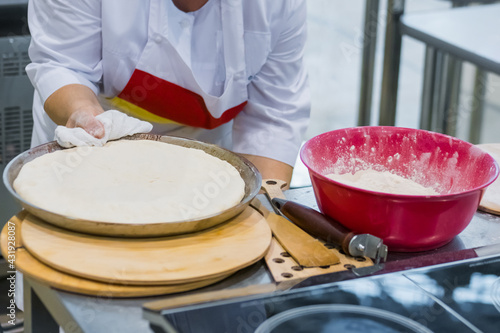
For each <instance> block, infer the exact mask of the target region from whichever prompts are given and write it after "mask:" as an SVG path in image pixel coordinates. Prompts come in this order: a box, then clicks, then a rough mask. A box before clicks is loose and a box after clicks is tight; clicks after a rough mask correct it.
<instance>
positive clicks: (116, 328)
mask: <svg viewBox="0 0 500 333" xmlns="http://www.w3.org/2000/svg"><path fill="white" fill-rule="evenodd" d="M285 195H286V197H287V198H288V199H289V200H294V201H298V202H300V203H302V204H304V205H307V206H310V207H313V208H317V206H316V201H315V199H314V194H313V190H312V188H311V187H304V188H299V189H292V190H289V191H287V192H286V193H285ZM261 199H262V198H261ZM261 201H262V202H263V203H265V204H266V202H267V200H265V199H264V200H261ZM497 243H500V216H495V215H491V214H488V213H483V212H480V211H478V212H476V214H475V215H474V217H473V220H472V221H471V223H470V224H469V226H468V227H467V228H466V229H465V230H464V231H463V232H462V233H461V234H460V235H459V236H457V237H455V239H454V240H453V241H452V242H450V243H449V244H447V245H445V246H443V247H441V248H439V249H436V250H433V251H426V252H420V253H412V254H396V253H390V254H389V257H388V264H389V263H397V262H404V263H405V265H406V266H404V265H403V266H404V267H406V268H407V267H408V262H410V263H411V262H412V261H411V260H413V259H414V258H418V257H420V256H422V258H424V257H429V256H430V257H432V256H435V255H437V254H442V253H459V252H460V251H462V252H463V251H464V250H467V249H472V248H478V247H482V246H488V245H493V244H497ZM420 265H425V264H420ZM410 272H411V271H410ZM349 274H350V275H349ZM380 276H381V277H383V276H384V275H383V274H382V275H380ZM346 279H355V276H354V275H353V274H351V273H350V272H347V273H346V272H339V273H332V274H327V275H322V276H320V277H313V278H309V279H308V280H306V281H304V282H303V283H302V284H299V285H298V289H299V290H300V288H302V287H304V288H307V287H310V286H314V285H322V284H325V283H326V284H328V283H334V282H336V281H341V280H346ZM354 281H355V280H354ZM270 282H272V277H271V275H270V274H269V272H268V270H267V267H266V266H265V264H264V263H263V261H260V262H259V263H256V264H254V265H252V266H251V267H248V268H246V269H243V270H241V271H240V272H238V273H236V274H235V275H233V276H231V277H230V278H228V279H226V280H224V281H221V282H219V283H217V284H214V285H212V286H209V287H205V288H202V289H200V290H196V291H191V292H187V293H183V295H189V294H196V293H199V292H201V291H212V290H222V289H231V288H240V287H246V286H250V285H258V284H267V283H270ZM348 282H349V281H348ZM25 283H27V285H26V287H25V292H26V291H28V294H29V292H30V290H31V291H35V293H36V294H37V295H35V297H34V298H32V301H31V303H32V304H29V305H28V307H27V308H26V309H25V318H27V322H26V324H27V325H26V324H25V332H29V328H30V327H31V328H32V332H35V333H36V332H37V327H38V324H37V323H39V322H40V314H43V313H44V309H43V306H42V303H43V304H44V305H45V307H46V308H47V310H48V311H49V312H51V313H52V314H53V317H54V319H55V320H56V321H57V322H58V323H60V324H62V325H61V326H62V327H63V328H65V331H66V332H92V333H99V332H106V333H113V332H134V333H141V332H145V333H146V332H153V330H152V329H151V328H150V327H149V322H148V321H147V320H146V319H144V318H143V315H144V313H143V309H142V305H143V304H144V303H147V302H151V301H154V300H161V299H166V298H168V297H175V296H178V295H173V296H165V295H164V296H158V297H148V298H136V299H110V298H107V297H91V296H84V295H78V294H72V293H68V292H63V291H59V290H55V289H52V288H48V287H46V286H43V285H41V284H39V283H37V282H36V281H34V280H31V279H29V278H28V279H25ZM29 286H31V289H30V288H29ZM37 296H38V297H37ZM40 300H41V301H42V303H39V301H40ZM40 306H42V308H40ZM25 307H26V305H25ZM31 315H32V316H31ZM30 316H31V317H30ZM30 318H32V320H33V322H31V323H30V322H29V320H30ZM46 319H47V318H45V319H44V320H46ZM26 328H28V330H26Z"/></svg>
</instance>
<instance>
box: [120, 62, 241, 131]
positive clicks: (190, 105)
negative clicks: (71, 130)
mask: <svg viewBox="0 0 500 333" xmlns="http://www.w3.org/2000/svg"><path fill="white" fill-rule="evenodd" d="M118 97H119V98H121V99H123V100H126V101H127V102H129V103H132V104H134V105H136V106H138V107H140V108H143V109H145V110H147V111H149V112H151V113H153V114H155V115H157V116H160V117H162V118H166V119H170V120H173V121H175V122H177V123H180V124H183V125H188V126H193V127H200V128H205V129H213V128H216V127H218V126H220V125H222V124H225V123H227V122H229V121H230V120H232V119H233V118H234V117H236V116H237V115H238V113H239V112H240V111H241V110H243V107H244V106H245V105H246V103H247V102H246V101H245V102H243V103H241V104H240V105H237V106H235V107H233V108H231V109H229V110H227V111H225V112H224V113H223V114H222V116H221V117H220V118H214V117H213V116H212V115H211V114H210V112H209V111H208V109H207V106H206V104H205V101H204V100H203V97H201V96H200V95H198V94H196V93H194V92H192V91H190V90H188V89H185V88H183V87H181V86H178V85H176V84H174V83H171V82H168V81H165V80H163V79H160V78H159V77H156V76H154V75H151V74H149V73H146V72H144V71H141V70H139V69H136V70H135V71H134V73H133V74H132V77H131V78H130V80H129V82H128V83H127V85H126V86H125V88H124V89H123V91H122V92H121V93H120V94H119V95H118Z"/></svg>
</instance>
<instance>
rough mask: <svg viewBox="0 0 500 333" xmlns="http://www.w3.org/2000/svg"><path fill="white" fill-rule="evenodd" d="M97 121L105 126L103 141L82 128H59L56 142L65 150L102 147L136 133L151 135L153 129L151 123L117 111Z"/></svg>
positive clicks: (104, 115) (110, 111) (106, 114)
mask: <svg viewBox="0 0 500 333" xmlns="http://www.w3.org/2000/svg"><path fill="white" fill-rule="evenodd" d="M96 119H97V120H99V121H100V122H101V123H102V124H103V125H104V136H103V137H102V138H101V139H98V138H96V137H94V136H92V135H90V134H89V133H87V132H86V131H85V130H84V129H83V128H80V127H75V128H68V127H65V126H57V128H56V130H55V136H54V140H56V141H57V143H59V145H61V146H62V147H65V148H71V147H75V146H97V147H102V146H104V144H105V143H106V142H108V141H109V140H116V139H119V138H123V137H124V136H127V135H133V134H136V133H149V132H151V130H152V129H153V125H151V124H150V123H148V122H146V121H142V120H139V119H137V118H134V117H129V116H127V115H126V114H125V113H123V112H120V111H117V110H108V111H106V112H104V113H101V114H100V115H98V116H97V117H96Z"/></svg>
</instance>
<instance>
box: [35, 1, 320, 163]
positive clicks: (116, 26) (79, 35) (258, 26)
mask: <svg viewBox="0 0 500 333" xmlns="http://www.w3.org/2000/svg"><path fill="white" fill-rule="evenodd" d="M163 1H164V0H130V1H127V6H124V5H123V1H121V0H106V1H102V0H101V1H98V0H79V1H51V2H46V1H43V0H31V1H30V3H29V13H28V14H29V15H28V19H29V26H30V32H31V37H32V38H31V46H30V50H29V53H30V58H31V60H32V63H31V64H29V65H28V67H27V68H26V70H27V73H28V76H29V77H30V79H31V81H32V83H33V85H34V86H35V88H36V92H35V98H34V105H33V113H34V121H35V124H34V133H33V139H32V145H38V144H41V143H44V142H47V141H50V140H51V139H52V138H53V134H54V130H55V127H56V125H55V124H54V123H53V122H52V120H51V119H50V118H49V117H48V115H47V114H46V113H45V112H44V110H43V103H44V102H45V100H46V99H47V97H49V96H50V95H51V94H52V93H53V92H54V91H56V90H57V89H59V88H61V87H62V86H64V85H67V84H84V85H86V86H88V87H89V88H91V89H92V90H93V91H94V92H95V93H96V94H102V95H103V96H106V97H113V96H116V95H117V94H118V93H119V92H120V91H121V90H122V89H123V87H124V86H125V84H126V83H127V82H128V80H129V78H130V76H131V75H132V72H133V70H134V69H135V68H136V66H137V62H138V61H139V58H140V57H141V55H142V54H143V53H148V52H149V50H148V49H147V48H146V43H147V41H148V33H150V32H151V31H150V29H149V27H150V25H149V23H151V22H149V11H150V6H157V7H158V6H159V4H160V3H161V2H163ZM221 1H225V2H226V3H228V4H229V5H230V6H231V5H232V1H233V0H210V2H209V3H211V2H213V4H211V8H212V10H207V11H200V12H199V14H200V15H198V12H197V13H196V15H195V18H194V22H193V26H192V33H191V42H190V43H184V44H183V47H188V48H189V47H190V48H191V49H190V52H189V54H190V56H191V63H190V66H191V68H192V69H193V71H194V76H195V77H196V79H197V81H198V83H199V84H200V86H202V87H203V88H204V89H205V90H206V91H207V92H208V93H211V94H213V95H217V93H213V91H217V88H215V89H214V90H212V89H213V87H212V88H210V87H205V86H204V84H203V82H212V84H214V85H217V84H219V85H222V86H224V85H226V84H227V79H226V80H225V78H224V77H218V79H215V80H210V79H206V78H205V80H204V79H203V78H204V75H205V74H204V73H205V72H206V73H207V74H206V75H208V76H210V75H211V76H212V77H213V75H214V72H213V71H212V72H210V70H206V71H205V70H204V68H205V66H209V65H211V64H212V66H213V61H212V60H206V59H204V58H205V55H206V54H205V53H203V52H200V51H199V50H200V48H201V47H202V46H203V45H206V44H204V41H205V39H204V36H206V35H212V36H216V37H215V38H216V39H217V40H220V45H219V44H217V43H216V44H217V45H216V50H217V51H215V52H217V53H220V52H222V50H223V47H224V45H222V44H224V43H223V42H222V40H223V38H222V33H221V32H220V31H219V28H218V27H220V22H221V21H222V23H223V22H225V21H227V19H228V15H229V14H228V13H227V12H226V11H221V12H220V15H221V18H219V17H217V11H214V10H213V8H218V7H217V6H215V4H218V3H219V2H221ZM235 3H241V6H242V15H243V19H242V20H241V24H243V30H244V32H243V36H241V35H240V36H234V40H232V41H231V45H233V43H234V44H241V43H242V42H243V44H244V45H243V46H244V54H245V56H244V57H243V59H240V62H241V64H242V65H243V69H244V73H243V74H244V75H243V78H244V79H245V84H246V89H245V90H246V91H245V93H246V95H247V96H248V104H247V106H246V107H245V108H244V110H243V111H242V112H241V113H240V114H239V115H238V116H237V117H236V118H235V119H234V121H233V122H231V123H229V124H226V125H223V126H221V127H219V128H216V129H214V130H204V129H199V128H191V127H186V126H178V125H163V124H153V126H154V128H153V132H154V133H158V134H170V135H182V136H188V137H192V138H196V139H199V140H204V141H208V142H215V143H217V144H221V143H222V145H223V146H224V147H226V148H229V149H233V150H234V151H236V152H240V153H248V154H255V155H261V156H265V157H270V158H274V159H277V160H280V161H283V162H286V163H288V164H290V165H293V164H294V162H295V157H296V154H297V152H298V149H299V146H300V142H301V139H302V135H303V133H304V131H305V129H306V127H307V123H308V117H309V110H310V96H309V90H308V84H307V75H306V72H305V69H304V64H303V61H302V56H303V47H304V44H305V38H306V10H305V7H306V1H305V0H273V1H269V0H252V1H236V2H235ZM162 8H164V7H162ZM163 16H164V18H163V17H162V16H161V15H159V18H160V20H159V22H157V24H155V27H160V28H161V27H164V28H162V30H160V33H159V34H158V35H154V36H153V35H151V36H150V38H156V37H158V40H160V39H161V38H163V37H162V36H166V35H168V33H167V31H168V24H167V21H168V20H167V15H163ZM190 29H191V28H190ZM199 31H203V32H204V34H202V35H200V33H199ZM217 36H218V37H217ZM124 41H126V42H124ZM176 47H177V46H176ZM183 52H184V51H182V50H181V51H180V53H181V54H182V53H183ZM185 53H186V54H187V52H185ZM224 55H225V53H224ZM151 56H152V57H153V59H156V60H157V61H156V62H158V63H159V62H165V61H169V60H170V59H171V57H169V56H168V55H165V54H151ZM219 61H222V60H221V59H220V58H219ZM154 63H155V62H154ZM217 66H220V63H219V64H218V65H217ZM152 67H153V69H154V66H152ZM197 68H198V69H197ZM172 70H175V68H174V67H172ZM215 73H216V74H217V75H220V70H219V69H216V70H215ZM174 83H176V84H179V85H182V82H174ZM223 88H225V87H223ZM222 96H224V93H223V94H222ZM221 136H223V137H224V140H221ZM231 140H232V141H233V145H232V146H231ZM271 142H272V144H270V143H271Z"/></svg>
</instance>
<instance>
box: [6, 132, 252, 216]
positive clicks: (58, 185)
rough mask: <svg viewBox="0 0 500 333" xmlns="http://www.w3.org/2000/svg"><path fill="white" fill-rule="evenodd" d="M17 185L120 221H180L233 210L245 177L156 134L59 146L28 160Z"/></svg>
mask: <svg viewBox="0 0 500 333" xmlns="http://www.w3.org/2000/svg"><path fill="white" fill-rule="evenodd" d="M14 189H15V190H16V192H17V193H18V194H19V195H20V196H21V197H22V198H23V199H24V200H26V201H27V202H29V203H30V204H32V205H35V206H37V207H39V208H42V209H45V210H48V211H51V212H54V213H58V214H61V215H65V216H68V217H73V218H80V219H86V220H94V221H102V222H116V223H155V222H169V221H182V220H189V219H196V218H201V217H204V216H210V215H213V214H216V213H218V212H220V211H223V210H225V209H228V208H230V207H232V206H234V205H236V204H237V203H238V202H240V201H241V199H242V198H243V196H244V191H245V183H244V181H243V179H242V178H241V176H240V174H239V172H238V171H237V170H236V168H234V167H233V166H232V165H231V164H229V163H228V162H226V161H223V160H221V159H219V158H217V157H214V156H212V155H209V154H207V153H205V152H204V151H202V150H198V149H194V148H185V147H181V146H177V145H172V144H167V143H163V142H157V141H151V140H122V141H112V142H109V143H107V144H106V145H105V146H104V147H79V148H72V149H65V150H60V151H56V152H53V153H50V154H45V155H43V156H40V157H38V158H36V159H34V160H33V161H31V162H29V163H27V164H26V165H25V166H23V168H22V169H21V171H20V173H19V175H18V177H17V178H16V180H15V181H14Z"/></svg>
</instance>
